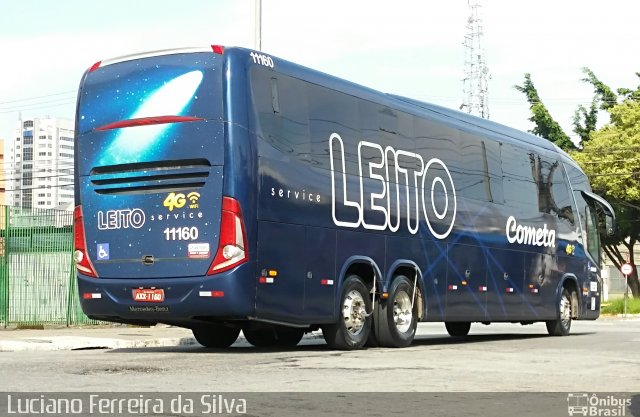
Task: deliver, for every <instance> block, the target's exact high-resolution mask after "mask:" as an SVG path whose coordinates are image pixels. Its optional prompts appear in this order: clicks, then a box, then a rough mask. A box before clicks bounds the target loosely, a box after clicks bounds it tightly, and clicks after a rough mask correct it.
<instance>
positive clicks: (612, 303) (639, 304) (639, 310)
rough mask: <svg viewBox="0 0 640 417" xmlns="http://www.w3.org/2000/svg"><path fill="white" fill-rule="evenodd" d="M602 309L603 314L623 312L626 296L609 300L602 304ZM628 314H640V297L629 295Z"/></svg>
mask: <svg viewBox="0 0 640 417" xmlns="http://www.w3.org/2000/svg"><path fill="white" fill-rule="evenodd" d="M600 311H601V312H602V314H623V313H624V298H619V299H617V300H609V301H608V302H607V303H606V304H602V309H601V310H600ZM627 314H640V298H631V297H629V299H628V300H627Z"/></svg>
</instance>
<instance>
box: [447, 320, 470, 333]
mask: <svg viewBox="0 0 640 417" xmlns="http://www.w3.org/2000/svg"><path fill="white" fill-rule="evenodd" d="M444 327H446V328H447V333H449V335H450V336H454V337H464V336H466V335H468V334H469V330H470V329H471V322H469V321H445V322H444Z"/></svg>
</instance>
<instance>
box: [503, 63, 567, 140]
mask: <svg viewBox="0 0 640 417" xmlns="http://www.w3.org/2000/svg"><path fill="white" fill-rule="evenodd" d="M514 88H515V89H516V90H518V91H520V92H521V93H524V94H525V95H526V96H527V101H528V102H529V105H530V107H529V109H530V110H531V117H530V118H529V120H531V121H532V122H533V123H535V125H536V127H534V128H533V129H532V130H530V131H529V133H532V134H534V135H538V136H542V137H543V138H547V139H549V140H550V141H551V142H553V143H555V144H556V145H558V146H559V147H560V148H561V149H564V150H565V151H566V150H571V149H576V145H574V143H573V142H571V139H570V138H569V136H568V135H567V134H566V133H564V130H562V127H560V124H558V122H556V121H555V120H554V119H553V117H551V113H549V110H547V107H546V106H545V105H544V103H542V101H541V100H540V96H539V95H538V90H537V89H536V87H535V86H534V85H533V81H531V74H528V73H527V74H525V75H524V84H523V85H514Z"/></svg>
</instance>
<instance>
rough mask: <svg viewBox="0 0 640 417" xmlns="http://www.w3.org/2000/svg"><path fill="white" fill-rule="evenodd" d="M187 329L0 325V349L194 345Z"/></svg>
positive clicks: (44, 349) (34, 349)
mask: <svg viewBox="0 0 640 417" xmlns="http://www.w3.org/2000/svg"><path fill="white" fill-rule="evenodd" d="M197 344H198V342H196V340H195V339H194V338H193V334H192V333H191V330H189V329H183V328H180V327H171V326H164V325H159V326H154V327H130V326H119V325H104V326H90V327H45V329H44V330H21V329H0V352H16V351H52V350H81V349H122V348H140V347H163V346H190V345H197Z"/></svg>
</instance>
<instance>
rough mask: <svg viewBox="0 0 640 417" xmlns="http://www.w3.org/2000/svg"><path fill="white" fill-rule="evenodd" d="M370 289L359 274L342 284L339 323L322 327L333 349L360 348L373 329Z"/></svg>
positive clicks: (325, 337) (326, 339)
mask: <svg viewBox="0 0 640 417" xmlns="http://www.w3.org/2000/svg"><path fill="white" fill-rule="evenodd" d="M370 312H371V299H370V298H369V290H368V289H367V286H366V285H364V283H363V282H362V280H361V279H360V277H358V276H357V275H351V276H349V277H348V278H347V279H346V280H345V281H344V284H343V286H342V294H341V296H340V312H339V314H338V321H337V323H333V324H329V325H326V326H324V327H322V335H323V336H324V340H325V341H326V342H327V344H328V345H329V346H330V347H331V348H333V349H341V350H355V349H360V348H361V347H363V346H364V344H365V343H366V342H367V339H368V337H369V332H370V331H371V316H370Z"/></svg>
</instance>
